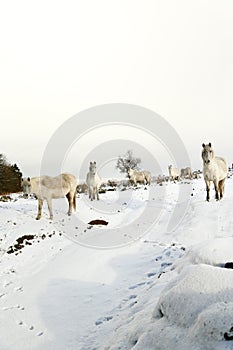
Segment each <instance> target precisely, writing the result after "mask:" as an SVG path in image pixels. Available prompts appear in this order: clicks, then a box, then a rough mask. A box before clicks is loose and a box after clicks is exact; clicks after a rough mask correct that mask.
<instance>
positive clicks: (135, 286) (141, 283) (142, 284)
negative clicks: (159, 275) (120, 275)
mask: <svg viewBox="0 0 233 350" xmlns="http://www.w3.org/2000/svg"><path fill="white" fill-rule="evenodd" d="M145 284H146V282H140V283H137V284H134V285H133V286H130V287H129V289H135V288H138V287H141V286H144V285H145Z"/></svg>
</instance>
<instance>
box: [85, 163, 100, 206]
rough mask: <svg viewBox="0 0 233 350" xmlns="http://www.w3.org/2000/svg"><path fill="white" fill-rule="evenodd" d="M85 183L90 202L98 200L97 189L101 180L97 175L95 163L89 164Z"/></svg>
mask: <svg viewBox="0 0 233 350" xmlns="http://www.w3.org/2000/svg"><path fill="white" fill-rule="evenodd" d="M86 183H87V186H88V193H89V198H90V200H91V201H93V199H95V198H96V199H97V200H99V188H100V186H101V183H102V180H101V178H100V176H99V175H98V174H97V170H96V162H90V165H89V173H87V177H86Z"/></svg>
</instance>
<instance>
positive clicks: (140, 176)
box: [128, 168, 151, 185]
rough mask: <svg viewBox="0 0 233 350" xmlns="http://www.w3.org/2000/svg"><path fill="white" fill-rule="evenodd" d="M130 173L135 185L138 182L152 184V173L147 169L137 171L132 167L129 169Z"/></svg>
mask: <svg viewBox="0 0 233 350" xmlns="http://www.w3.org/2000/svg"><path fill="white" fill-rule="evenodd" d="M128 175H129V179H130V181H132V182H133V183H134V185H136V184H137V182H139V183H143V184H144V183H145V182H146V184H147V185H150V184H151V173H150V172H149V171H147V170H144V171H137V170H134V169H131V168H130V169H129V170H128Z"/></svg>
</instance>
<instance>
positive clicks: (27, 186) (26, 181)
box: [21, 177, 31, 197]
mask: <svg viewBox="0 0 233 350" xmlns="http://www.w3.org/2000/svg"><path fill="white" fill-rule="evenodd" d="M21 187H22V189H23V193H24V195H25V196H26V197H27V196H28V195H29V194H30V193H31V179H30V177H27V178H26V177H24V178H23V179H22V180H21Z"/></svg>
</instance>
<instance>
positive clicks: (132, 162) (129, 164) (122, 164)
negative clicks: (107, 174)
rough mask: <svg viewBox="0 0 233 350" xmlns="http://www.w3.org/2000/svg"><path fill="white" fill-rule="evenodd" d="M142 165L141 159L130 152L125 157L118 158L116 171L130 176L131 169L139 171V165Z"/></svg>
mask: <svg viewBox="0 0 233 350" xmlns="http://www.w3.org/2000/svg"><path fill="white" fill-rule="evenodd" d="M140 163H141V159H140V158H136V157H134V156H133V152H132V151H131V150H128V151H127V152H126V154H125V155H124V156H119V157H118V159H117V165H116V169H118V170H119V171H120V173H126V174H127V176H128V171H129V169H135V170H138V169H139V167H138V164H140Z"/></svg>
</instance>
